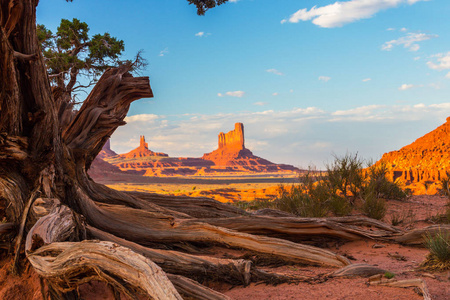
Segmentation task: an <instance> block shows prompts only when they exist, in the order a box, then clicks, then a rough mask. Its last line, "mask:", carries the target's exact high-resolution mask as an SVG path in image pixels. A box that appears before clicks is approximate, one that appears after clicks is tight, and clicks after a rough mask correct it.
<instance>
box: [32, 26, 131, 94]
mask: <svg viewBox="0 0 450 300" xmlns="http://www.w3.org/2000/svg"><path fill="white" fill-rule="evenodd" d="M37 36H38V39H39V41H40V43H41V48H42V52H43V56H44V59H45V63H46V66H47V70H48V75H49V78H50V83H51V84H52V86H54V87H56V88H58V89H59V91H60V93H62V94H66V95H68V96H69V99H71V100H73V99H72V92H73V91H76V90H77V89H79V88H83V87H88V86H90V85H91V84H93V83H95V82H96V81H97V79H98V78H99V76H100V75H101V74H102V73H103V72H104V71H105V70H106V69H107V68H110V67H118V66H120V65H121V64H123V63H124V61H122V60H121V59H120V57H121V55H122V52H123V51H124V49H125V46H124V42H123V41H122V40H119V39H117V38H115V37H112V36H111V35H110V34H109V33H107V32H106V33H103V34H95V35H93V36H90V35H89V26H88V25H87V24H86V23H85V22H81V21H80V20H78V19H75V18H74V19H73V20H72V21H70V20H67V19H62V20H61V23H60V25H59V27H58V28H57V31H56V33H55V34H53V33H52V31H51V30H49V29H47V28H46V27H45V26H44V25H38V26H37ZM79 75H83V76H85V77H86V78H87V79H88V81H89V82H88V83H87V84H84V85H82V84H80V83H79V82H78V81H77V80H78V79H77V78H78V76H79Z"/></svg>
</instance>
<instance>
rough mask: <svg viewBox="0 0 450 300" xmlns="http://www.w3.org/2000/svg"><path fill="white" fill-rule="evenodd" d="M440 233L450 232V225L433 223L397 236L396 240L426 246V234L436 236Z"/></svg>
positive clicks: (406, 243)
mask: <svg viewBox="0 0 450 300" xmlns="http://www.w3.org/2000/svg"><path fill="white" fill-rule="evenodd" d="M439 233H448V234H450V225H432V226H428V227H425V228H420V229H414V230H412V231H409V232H406V233H405V234H403V235H400V236H397V237H395V238H394V241H396V242H397V243H401V244H405V245H415V246H424V241H425V240H424V237H425V236H428V235H431V236H435V235H436V234H439Z"/></svg>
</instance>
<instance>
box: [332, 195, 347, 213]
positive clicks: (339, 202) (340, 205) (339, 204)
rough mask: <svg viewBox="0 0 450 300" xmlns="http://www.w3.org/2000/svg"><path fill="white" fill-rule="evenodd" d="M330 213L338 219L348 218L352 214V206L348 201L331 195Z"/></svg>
mask: <svg viewBox="0 0 450 300" xmlns="http://www.w3.org/2000/svg"><path fill="white" fill-rule="evenodd" d="M328 207H329V209H330V211H331V212H332V213H333V214H334V215H335V216H338V217H341V216H346V215H348V214H350V213H351V212H352V206H351V205H350V204H349V202H348V201H347V199H345V198H344V197H341V196H338V195H331V198H330V199H329V202H328Z"/></svg>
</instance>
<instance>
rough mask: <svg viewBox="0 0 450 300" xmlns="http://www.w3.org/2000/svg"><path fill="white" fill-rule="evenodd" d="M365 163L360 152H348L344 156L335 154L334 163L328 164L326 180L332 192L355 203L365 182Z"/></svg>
mask: <svg viewBox="0 0 450 300" xmlns="http://www.w3.org/2000/svg"><path fill="white" fill-rule="evenodd" d="M363 163H364V161H363V160H362V159H360V158H359V157H358V154H355V155H353V154H350V153H347V154H345V155H344V156H342V157H339V156H336V155H334V161H333V163H331V164H327V165H326V169H327V176H326V182H327V184H328V186H329V188H330V191H331V193H332V194H337V195H339V196H342V197H344V198H346V199H347V200H348V201H349V202H350V203H351V204H353V203H354V200H355V198H356V197H357V196H358V194H359V193H360V191H361V188H362V186H363V183H364V177H363V168H362V166H363Z"/></svg>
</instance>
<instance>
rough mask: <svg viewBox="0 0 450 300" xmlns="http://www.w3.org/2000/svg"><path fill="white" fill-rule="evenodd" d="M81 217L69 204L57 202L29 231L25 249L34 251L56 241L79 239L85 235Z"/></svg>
mask: <svg viewBox="0 0 450 300" xmlns="http://www.w3.org/2000/svg"><path fill="white" fill-rule="evenodd" d="M82 222H83V221H82V220H81V218H80V217H79V216H78V215H76V214H74V213H73V211H72V210H70V209H69V208H68V207H67V206H64V205H61V204H55V206H54V207H53V209H52V211H51V212H50V213H49V214H48V215H46V216H44V217H42V218H40V219H39V220H38V221H37V222H36V223H35V224H34V226H33V227H32V228H31V229H30V231H29V232H28V235H27V237H26V241H25V251H33V250H34V249H36V248H39V247H41V246H44V245H48V244H51V243H54V242H64V241H79V240H80V237H81V238H82V237H85V236H86V233H85V232H83V231H84V230H83V229H84V226H83V225H82Z"/></svg>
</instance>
